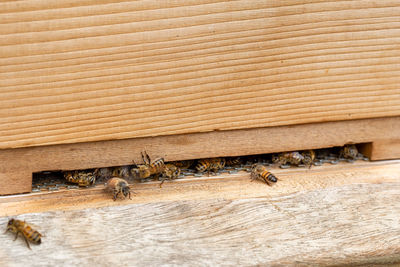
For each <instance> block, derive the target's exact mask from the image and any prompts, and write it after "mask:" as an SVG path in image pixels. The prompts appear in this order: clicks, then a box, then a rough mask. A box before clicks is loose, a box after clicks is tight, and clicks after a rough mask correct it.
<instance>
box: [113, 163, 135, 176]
mask: <svg viewBox="0 0 400 267" xmlns="http://www.w3.org/2000/svg"><path fill="white" fill-rule="evenodd" d="M112 176H114V177H120V178H126V179H128V178H130V177H131V170H130V166H129V165H126V166H118V167H115V168H113V169H112Z"/></svg>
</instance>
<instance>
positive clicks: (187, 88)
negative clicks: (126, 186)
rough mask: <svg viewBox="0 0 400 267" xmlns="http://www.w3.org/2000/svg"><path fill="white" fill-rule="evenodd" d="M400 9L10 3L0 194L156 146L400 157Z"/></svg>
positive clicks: (162, 152)
mask: <svg viewBox="0 0 400 267" xmlns="http://www.w3.org/2000/svg"><path fill="white" fill-rule="evenodd" d="M399 14H400V3H398V1H395V0H381V1H372V0H360V1H329V2H324V1H322V2H321V1H306V0H301V1H297V0H293V1H253V0H250V1H249V0H245V1H217V0H196V1H191V0H187V1H169V0H168V1H156V0H149V1H129V0H127V1H111V0H110V1H109V0H104V1H90V0H89V1H76V2H74V1H69V0H60V1H48V0H32V1H5V2H1V3H0V23H1V24H0V33H1V36H2V38H0V97H1V101H0V104H1V105H0V133H1V135H0V162H1V164H0V195H9V194H16V193H25V192H30V191H31V185H32V173H33V172H38V171H44V170H71V169H85V168H97V167H106V166H117V165H125V164H130V163H131V162H132V160H135V161H137V160H139V155H140V154H139V152H140V151H142V150H144V149H146V150H147V151H148V152H149V154H151V155H153V156H162V157H164V158H165V159H166V160H167V161H172V160H184V159H194V158H204V157H217V156H237V155H250V154H262V153H272V152H280V151H290V150H301V149H314V148H323V147H332V146H341V145H344V144H347V143H363V144H364V146H363V149H364V151H363V152H364V153H366V154H367V155H369V156H370V157H371V159H373V160H381V159H395V158H400V86H399V82H400V78H399V77H400V76H399V73H400V64H399V62H400V49H399V47H400V31H399V26H400V20H399ZM378 165H379V164H378ZM378 165H377V166H378ZM391 166H392V165H391ZM393 166H394V167H393ZM393 166H392V168H393V170H396V168H397V169H398V168H399V167H398V165H396V164H395V165H393ZM377 168H378V167H377ZM379 170H381V169H379ZM365 173H367V171H366V172H365ZM369 174H370V173H369ZM369 174H368V175H369ZM396 177H397V178H396ZM388 179H389V180H390V181H393V179H395V180H396V179H398V176H395V177H394V178H393V177H391V178H388ZM361 180H362V179H361ZM361 180H357V181H361ZM362 181H364V180H362ZM396 181H397V182H398V180H396ZM397 186H398V183H397ZM285 190H286V189H285ZM285 190H283V191H279V190H278V191H279V192H281V193H282V194H283V192H291V190H286V191H285ZM299 190H301V189H299ZM227 191H229V190H227ZM233 192H236V191H234V190H233ZM257 194H258V193H257ZM257 194H256V195H257ZM256 195H252V194H250V195H246V196H256ZM167 198H168V197H167ZM183 198H185V197H183ZM168 199H169V198H168ZM172 199H173V200H179V197H176V198H172ZM135 201H137V200H135ZM296 201H297V200H296ZM6 202H7V201H5V202H4V203H6ZM144 202H145V201H144ZM7 203H8V202H7ZM4 205H5V206H4V207H9V208H10V207H11V206H7V205H8V204H4ZM15 210H18V209H16V208H15ZM28 210H29V209H28ZM28 210H25V212H26V211H28ZM34 210H35V209H34ZM11 213H12V212H11ZM17 213H18V212H15V214H17ZM7 214H8V213H7V212H5V213H3V216H4V215H7ZM12 214H13V213H12ZM397 249H398V248H397ZM288 257H290V256H289V255H288ZM288 259H289V258H288ZM282 262H283V263H285V261H282ZM282 262H280V263H282ZM347 263H348V262H347Z"/></svg>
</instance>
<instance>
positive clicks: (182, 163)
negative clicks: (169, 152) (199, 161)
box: [171, 160, 194, 169]
mask: <svg viewBox="0 0 400 267" xmlns="http://www.w3.org/2000/svg"><path fill="white" fill-rule="evenodd" d="M193 163H194V160H182V161H172V162H171V164H174V165H175V166H176V167H178V168H180V169H189V168H190V167H191V166H192V165H193Z"/></svg>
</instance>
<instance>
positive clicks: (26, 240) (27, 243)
mask: <svg viewBox="0 0 400 267" xmlns="http://www.w3.org/2000/svg"><path fill="white" fill-rule="evenodd" d="M22 236H23V237H24V239H25V242H26V245H27V246H28V248H29V249H30V250H32V249H31V246H30V245H29V242H28V239H27V238H26V237H25V236H24V235H22Z"/></svg>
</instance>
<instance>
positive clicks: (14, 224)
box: [5, 219, 42, 249]
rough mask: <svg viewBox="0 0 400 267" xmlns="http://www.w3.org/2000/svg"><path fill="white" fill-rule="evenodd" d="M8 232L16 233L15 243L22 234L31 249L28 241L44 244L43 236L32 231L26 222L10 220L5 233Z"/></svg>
mask: <svg viewBox="0 0 400 267" xmlns="http://www.w3.org/2000/svg"><path fill="white" fill-rule="evenodd" d="M8 231H10V232H12V233H15V238H14V241H15V240H16V239H17V238H18V235H19V234H21V235H22V236H23V238H24V239H25V242H26V245H27V246H28V248H29V249H31V246H30V245H29V242H28V240H29V241H30V242H32V243H34V244H40V243H42V239H41V238H42V235H41V234H40V233H39V232H38V231H36V230H34V229H32V227H31V226H30V225H28V224H27V223H26V222H25V221H21V220H16V219H10V220H9V221H8V224H7V229H6V231H5V233H7V232H8Z"/></svg>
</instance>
